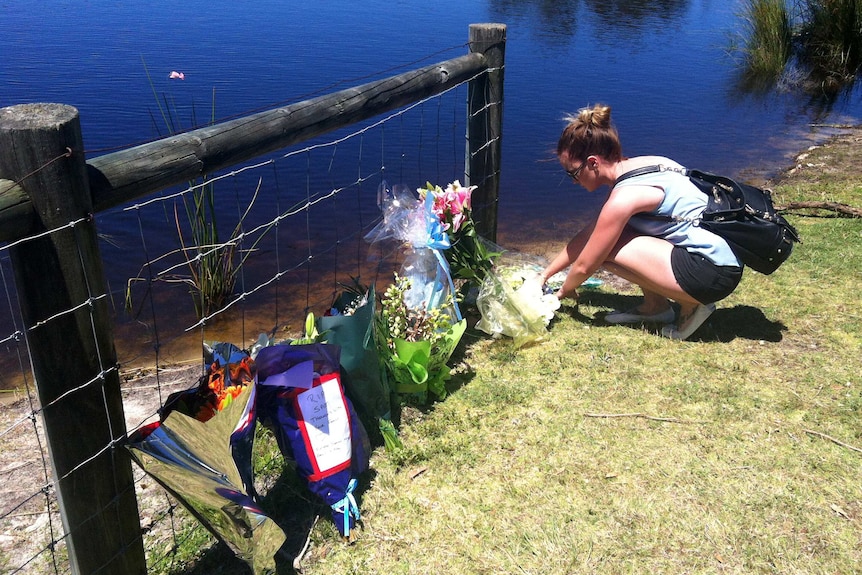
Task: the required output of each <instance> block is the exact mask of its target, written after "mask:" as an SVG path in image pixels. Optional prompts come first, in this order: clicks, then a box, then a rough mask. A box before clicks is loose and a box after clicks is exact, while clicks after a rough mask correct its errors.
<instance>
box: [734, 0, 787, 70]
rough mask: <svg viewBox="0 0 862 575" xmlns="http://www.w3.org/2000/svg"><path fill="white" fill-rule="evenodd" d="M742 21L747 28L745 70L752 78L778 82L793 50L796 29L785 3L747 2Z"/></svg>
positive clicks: (771, 0)
mask: <svg viewBox="0 0 862 575" xmlns="http://www.w3.org/2000/svg"><path fill="white" fill-rule="evenodd" d="M743 19H744V21H745V23H746V25H747V27H748V36H747V38H746V41H745V42H746V43H745V49H744V50H743V53H744V58H745V68H746V69H747V71H748V73H749V74H751V75H752V76H756V77H760V78H766V79H769V80H771V81H776V80H778V78H779V77H780V76H781V75H782V74H783V73H784V69H785V67H786V66H787V62H788V61H789V60H790V56H791V54H792V51H793V29H792V24H791V16H790V12H789V11H788V10H787V6H786V3H785V0H746V3H745V5H744V8H743Z"/></svg>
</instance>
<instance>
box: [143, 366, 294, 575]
mask: <svg viewBox="0 0 862 575" xmlns="http://www.w3.org/2000/svg"><path fill="white" fill-rule="evenodd" d="M216 361H218V360H216ZM196 394H198V388H192V389H189V390H186V391H183V392H178V393H176V394H173V395H172V396H171V397H170V398H169V399H168V401H167V402H166V405H165V407H164V408H163V409H162V412H161V419H160V421H158V422H156V423H153V424H150V425H148V426H145V427H143V428H141V429H139V430H137V431H135V432H134V433H133V434H132V435H131V436H130V437H129V441H128V444H127V448H128V449H129V452H130V453H131V455H132V458H133V459H134V460H135V461H136V462H137V463H138V464H139V465H140V466H141V468H142V469H143V470H144V471H146V472H147V474H149V475H150V476H151V477H153V478H154V479H155V480H156V481H157V482H158V483H159V484H160V485H162V486H163V487H164V488H165V489H166V490H167V491H168V492H169V493H171V494H172V495H173V496H174V497H175V498H176V499H177V501H179V502H180V503H181V504H182V505H183V506H184V507H185V508H186V509H188V510H189V512H191V514H192V515H194V517H195V518H197V519H198V520H199V521H200V522H201V523H202V524H203V525H204V527H206V528H207V530H209V531H210V532H211V533H212V534H213V535H214V536H215V537H216V538H217V539H219V540H220V541H222V542H223V543H225V544H226V545H227V546H228V547H229V548H230V549H231V550H232V551H233V552H234V553H235V554H236V555H237V556H238V557H239V558H240V559H242V560H244V561H245V562H246V563H248V565H249V566H250V567H251V568H252V571H253V572H254V573H256V574H258V573H267V572H271V571H272V570H273V569H275V554H276V553H277V552H278V550H279V548H280V547H281V546H282V544H283V543H284V541H285V535H284V532H283V531H282V530H281V528H280V527H278V525H276V524H275V522H273V521H272V520H271V519H270V518H269V517H267V515H266V514H265V513H264V512H263V511H262V510H261V508H260V507H259V505H258V503H257V496H256V494H255V491H254V484H253V477H252V467H251V457H252V448H253V443H254V427H255V413H254V412H255V404H256V395H257V394H256V388H255V386H254V385H251V384H250V385H247V386H246V388H245V389H244V390H243V391H242V392H241V393H240V394H239V395H238V396H237V397H236V398H235V399H234V400H233V401H232V402H231V403H230V404H229V405H227V407H225V408H224V409H223V410H222V411H219V412H218V413H215V414H214V415H212V416H211V417H210V418H209V419H207V420H206V421H200V420H199V419H196V418H195V417H192V416H190V415H187V414H186V413H183V411H186V410H187V407H188V406H190V405H194V404H197V405H200V402H199V401H197V398H196V397H195V396H196ZM207 408H208V407H207ZM191 415H194V414H191Z"/></svg>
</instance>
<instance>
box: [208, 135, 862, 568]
mask: <svg viewBox="0 0 862 575" xmlns="http://www.w3.org/2000/svg"><path fill="white" fill-rule="evenodd" d="M841 138H842V139H841V140H840V141H837V140H836V141H835V142H833V143H832V144H830V145H827V146H822V147H819V148H817V149H815V150H812V151H810V152H809V153H808V155H806V156H804V157H802V158H801V159H800V162H799V166H800V167H798V168H797V169H794V170H793V171H791V172H788V173H787V174H785V175H784V176H783V177H782V180H781V181H780V182H778V184H777V185H776V186H773V187H774V189H775V192H776V199H777V203H779V204H781V203H783V202H789V201H796V200H823V201H837V202H845V203H848V204H851V205H855V206H856V207H860V203H862V188H860V184H859V183H860V182H862V174H860V173H859V169H860V168H859V167H858V166H859V165H862V161H860V153H859V152H858V148H859V146H860V145H862V131H849V132H847V133H846V134H845V135H843V136H842V137H841ZM790 219H791V221H792V222H793V223H794V224H795V225H797V227H798V228H799V231H800V233H801V235H802V237H803V240H804V243H803V244H802V245H799V246H797V248H796V251H795V253H794V254H793V256H792V257H791V259H790V260H789V261H788V262H787V263H786V264H785V265H784V266H783V267H782V268H781V269H780V270H778V271H777V272H776V273H775V274H773V275H772V276H762V275H759V274H756V273H752V272H746V275H745V277H744V279H743V282H742V284H741V285H740V287H739V289H738V290H737V291H736V292H735V293H734V294H733V295H732V296H731V297H729V298H728V299H727V300H725V301H723V302H721V303H720V305H719V309H718V310H717V311H716V313H715V314H714V315H713V316H712V317H711V318H710V320H709V321H708V322H707V324H705V325H704V327H702V328H701V329H700V330H699V331H698V332H697V334H696V336H695V337H694V338H693V341H688V342H675V341H670V340H666V339H663V338H661V337H658V336H657V335H656V333H655V332H654V331H651V330H649V329H644V328H636V329H632V328H628V327H621V326H608V325H604V324H603V323H602V322H601V319H600V318H601V316H602V315H603V313H605V312H607V311H609V310H611V309H614V308H620V307H622V308H625V307H629V306H630V305H632V304H633V303H634V302H635V301H636V299H637V297H638V294H637V292H635V291H633V290H628V289H626V288H625V286H622V289H619V288H620V286H619V285H617V286H616V287H615V288H613V289H611V288H610V287H607V288H600V289H597V290H593V291H584V292H583V293H582V297H581V302H580V305H579V306H578V307H574V306H573V305H571V302H569V303H568V304H567V305H564V306H563V308H562V309H561V310H560V311H559V312H558V314H557V318H556V319H555V321H554V322H553V323H552V325H551V338H550V340H549V341H548V342H546V343H544V344H542V345H537V346H533V347H530V348H527V349H520V350H518V349H515V348H514V347H513V346H512V344H511V340H491V339H488V338H486V337H484V335H482V334H475V333H474V334H472V335H471V334H470V333H469V332H468V334H467V335H466V336H465V340H467V345H466V346H465V349H464V352H463V357H461V358H460V363H459V365H458V368H457V374H456V375H455V377H454V378H453V380H452V381H451V385H452V394H451V395H450V396H449V397H448V398H447V399H446V400H445V401H444V402H442V403H438V404H436V405H434V406H433V407H432V408H431V409H429V410H427V411H424V412H422V411H418V410H409V411H407V412H406V413H405V422H404V424H403V426H402V438H403V441H404V445H405V448H404V450H403V451H402V452H400V453H398V454H396V455H393V454H387V453H385V452H384V451H383V450H382V448H381V449H378V450H377V451H376V452H375V454H374V457H373V461H372V467H373V469H372V472H371V473H369V475H368V477H367V478H366V480H365V481H364V484H363V487H362V489H361V493H360V494H359V498H360V505H361V509H362V515H363V526H362V528H361V529H360V530H358V532H357V533H358V537H357V539H356V541H355V542H354V543H353V544H351V545H348V544H345V543H344V542H342V541H341V540H340V539H339V537H338V534H337V531H336V530H335V528H334V527H333V525H332V524H331V523H330V522H329V520H328V519H326V518H324V519H322V520H321V521H319V522H317V523H316V524H315V526H314V528H313V529H312V532H311V538H310V539H311V546H310V548H309V550H308V552H307V553H306V554H305V556H304V558H303V564H302V565H303V571H302V572H303V573H304V574H307V575H317V574H321V575H322V574H332V573H342V574H346V573H357V574H360V573H361V574H363V575H367V574H375V573H379V574H386V575H395V574H402V573H416V574H424V573H458V574H484V573H536V574H540V573H541V574H564V573H852V572H858V570H859V565H860V564H862V484H860V481H859V478H860V476H862V426H860V416H862V382H860V377H859V372H860V369H862V360H860V357H862V314H860V310H862V295H860V290H859V279H860V271H859V270H860V269H862V220H860V219H849V218H838V217H832V214H830V213H829V212H821V213H820V214H817V215H801V214H792V215H791V216H790ZM605 285H606V286H609V284H607V283H606V284H605ZM292 497H293V499H292V501H298V502H299V503H298V505H300V506H304V507H303V510H302V511H301V514H304V519H302V518H300V520H299V521H297V522H296V523H292V524H289V525H287V529H288V531H290V530H291V529H292V530H293V531H294V535H298V536H299V538H300V539H303V538H304V537H305V532H304V531H303V529H307V527H308V524H309V523H310V520H309V519H310V518H313V516H314V513H321V514H322V515H323V516H324V517H326V516H327V513H326V510H324V509H319V508H316V507H315V506H314V505H313V504H308V501H307V498H304V497H303V495H302V494H301V490H299V489H297V491H296V494H295V495H293V496H292ZM290 500H291V499H290V498H288V501H290ZM297 550H298V547H297ZM209 559H210V560H211V561H209V562H207V561H204V562H202V563H201V564H199V565H198V568H197V569H195V572H196V573H197V572H201V573H203V572H206V573H216V572H222V573H227V572H231V573H244V572H245V570H244V569H245V568H244V567H243V566H242V565H241V564H239V563H238V562H235V561H233V560H232V559H233V558H232V557H229V554H228V553H227V552H225V553H215V554H210V557H209ZM217 566H220V569H219V568H218V567H217Z"/></svg>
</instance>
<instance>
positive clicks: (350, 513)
mask: <svg viewBox="0 0 862 575" xmlns="http://www.w3.org/2000/svg"><path fill="white" fill-rule="evenodd" d="M354 489H356V479H351V480H350V481H349V482H348V483H347V491H346V493H345V495H344V498H343V499H341V500H340V501H338V502H336V503H333V504H332V505H331V507H332V510H333V511H335V512H336V513H342V514H343V515H344V530H343V531H344V536H345V537H348V536H349V535H350V518H351V517H353V518H354V519H355V520H356V521H359V506H358V505H356V499H354V497H353V490H354Z"/></svg>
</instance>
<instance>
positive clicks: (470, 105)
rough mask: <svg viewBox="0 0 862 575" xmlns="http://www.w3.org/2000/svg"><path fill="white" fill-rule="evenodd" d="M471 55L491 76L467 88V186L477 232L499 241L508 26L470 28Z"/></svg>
mask: <svg viewBox="0 0 862 575" xmlns="http://www.w3.org/2000/svg"><path fill="white" fill-rule="evenodd" d="M470 52H479V53H481V54H483V55H484V56H485V60H486V62H487V65H488V72H487V73H486V74H482V75H481V76H479V77H478V78H476V79H474V80H471V81H470V83H469V86H468V88H467V157H466V166H465V169H466V175H465V178H464V179H465V181H466V185H468V186H469V185H476V186H479V187H478V188H477V189H476V190H475V191H474V192H473V202H472V203H473V217H474V219H475V220H476V231H477V232H478V233H479V235H481V236H482V237H484V238H487V239H489V240H491V241H493V242H496V241H497V202H498V200H499V193H500V149H501V146H500V144H501V139H502V136H503V72H504V66H503V65H504V62H505V54H506V25H505V24H471V25H470Z"/></svg>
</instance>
